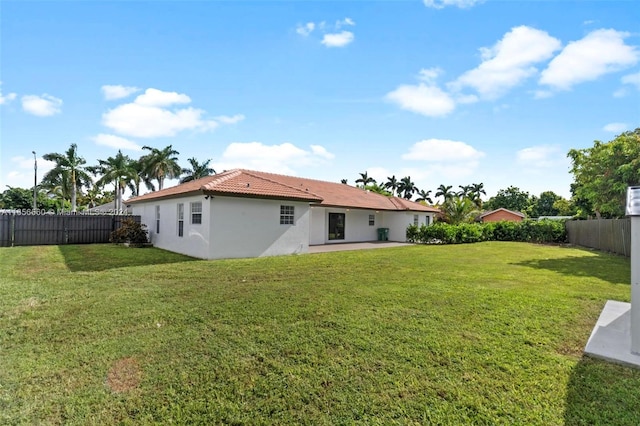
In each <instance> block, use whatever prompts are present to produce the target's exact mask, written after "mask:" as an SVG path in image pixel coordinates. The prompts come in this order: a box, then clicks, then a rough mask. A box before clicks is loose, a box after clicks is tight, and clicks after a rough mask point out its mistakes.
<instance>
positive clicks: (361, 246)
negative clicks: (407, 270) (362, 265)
mask: <svg viewBox="0 0 640 426" xmlns="http://www.w3.org/2000/svg"><path fill="white" fill-rule="evenodd" d="M409 245H412V244H411V243H397V242H393V241H369V242H365V243H335V244H322V245H317V246H309V253H326V252H330V251H347V250H368V249H379V248H389V247H402V246H409Z"/></svg>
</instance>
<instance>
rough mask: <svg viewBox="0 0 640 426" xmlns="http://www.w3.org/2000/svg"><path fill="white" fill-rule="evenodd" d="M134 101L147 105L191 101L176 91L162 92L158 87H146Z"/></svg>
mask: <svg viewBox="0 0 640 426" xmlns="http://www.w3.org/2000/svg"><path fill="white" fill-rule="evenodd" d="M135 103H136V104H138V105H143V106H149V107H165V106H169V105H173V104H188V103H191V98H190V97H189V96H187V95H185V94H182V93H177V92H164V91H162V90H158V89H153V88H150V89H147V90H145V92H144V93H143V94H142V95H139V96H138V97H136V100H135Z"/></svg>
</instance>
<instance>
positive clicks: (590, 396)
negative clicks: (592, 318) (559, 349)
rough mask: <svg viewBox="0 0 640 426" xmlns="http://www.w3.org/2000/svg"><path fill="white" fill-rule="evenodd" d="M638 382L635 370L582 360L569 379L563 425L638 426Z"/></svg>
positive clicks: (596, 360) (639, 415) (639, 396)
mask: <svg viewBox="0 0 640 426" xmlns="http://www.w3.org/2000/svg"><path fill="white" fill-rule="evenodd" d="M638 380H640V370H638V369H634V368H630V367H624V366H621V365H617V364H613V363H609V362H606V361H602V360H598V359H594V358H590V357H587V356H583V357H582V359H581V360H580V361H579V362H578V364H576V366H575V367H574V368H573V371H572V372H571V375H570V377H569V383H568V388H567V400H566V407H565V415H564V418H565V424H567V425H638V424H640V411H639V410H638V400H640V388H638V387H637V383H638Z"/></svg>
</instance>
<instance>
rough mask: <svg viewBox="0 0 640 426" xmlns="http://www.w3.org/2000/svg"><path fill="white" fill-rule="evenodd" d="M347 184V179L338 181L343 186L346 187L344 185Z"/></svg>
mask: <svg viewBox="0 0 640 426" xmlns="http://www.w3.org/2000/svg"><path fill="white" fill-rule="evenodd" d="M347 182H348V180H347V179H340V183H342V184H344V185H346V184H347Z"/></svg>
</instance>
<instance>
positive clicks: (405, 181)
mask: <svg viewBox="0 0 640 426" xmlns="http://www.w3.org/2000/svg"><path fill="white" fill-rule="evenodd" d="M417 190H418V188H416V184H415V183H413V182H412V181H411V176H405V177H403V178H402V179H400V182H399V183H398V195H400V194H402V198H406V199H407V200H410V199H411V197H413V194H414V193H415V192H416V191H417Z"/></svg>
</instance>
